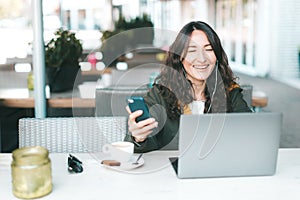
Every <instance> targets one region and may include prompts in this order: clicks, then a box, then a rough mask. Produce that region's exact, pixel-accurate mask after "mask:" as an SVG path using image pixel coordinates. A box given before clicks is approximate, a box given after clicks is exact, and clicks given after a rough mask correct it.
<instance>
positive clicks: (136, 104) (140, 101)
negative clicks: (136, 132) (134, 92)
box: [127, 96, 150, 122]
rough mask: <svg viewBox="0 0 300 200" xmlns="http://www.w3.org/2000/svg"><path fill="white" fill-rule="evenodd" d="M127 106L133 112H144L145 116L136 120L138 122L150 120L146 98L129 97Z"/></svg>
mask: <svg viewBox="0 0 300 200" xmlns="http://www.w3.org/2000/svg"><path fill="white" fill-rule="evenodd" d="M127 104H128V106H129V108H130V110H131V112H134V111H137V110H142V111H143V114H142V115H141V116H139V117H137V118H136V122H139V121H142V120H145V119H148V118H149V117H150V113H149V110H148V107H147V105H146V104H145V101H144V98H143V97H141V96H131V97H127Z"/></svg>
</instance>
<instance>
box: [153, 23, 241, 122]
mask: <svg viewBox="0 0 300 200" xmlns="http://www.w3.org/2000/svg"><path fill="white" fill-rule="evenodd" d="M194 30H201V31H203V32H204V33H205V34H206V36H207V38H208V41H209V42H210V45H211V47H212V49H213V51H214V53H215V55H216V58H217V63H216V66H215V68H214V70H213V71H212V73H211V75H210V76H209V77H208V79H207V80H206V88H205V97H206V102H205V109H204V112H205V113H209V112H214V113H216V112H229V111H230V109H231V108H230V103H229V100H228V96H229V90H230V89H229V88H231V87H232V85H234V84H236V83H235V77H234V75H233V72H232V70H231V69H230V67H229V64H228V58H227V56H226V53H225V51H224V49H223V47H222V45H221V42H220V39H219V37H218V35H217V34H216V32H215V31H214V30H213V29H212V28H211V27H210V26H209V25H208V24H207V23H205V22H201V21H193V22H190V23H188V24H186V25H185V26H184V27H183V28H182V29H181V30H180V32H179V34H178V35H177V37H176V39H175V41H174V42H173V44H172V45H171V46H170V49H169V51H168V53H167V57H166V60H165V64H164V65H163V66H162V69H161V73H160V75H159V76H158V77H157V78H156V81H155V82H156V84H157V87H158V88H159V89H160V91H161V95H162V96H163V98H164V99H165V101H166V103H167V114H168V116H169V117H170V118H171V119H176V118H178V117H179V116H180V114H182V113H183V108H184V106H185V105H188V104H189V103H191V102H192V101H193V99H194V90H193V87H192V83H191V81H189V80H188V79H187V78H186V74H185V70H184V67H183V64H182V61H183V59H184V57H185V56H186V53H187V47H188V45H189V42H190V36H191V34H192V32H193V31H194Z"/></svg>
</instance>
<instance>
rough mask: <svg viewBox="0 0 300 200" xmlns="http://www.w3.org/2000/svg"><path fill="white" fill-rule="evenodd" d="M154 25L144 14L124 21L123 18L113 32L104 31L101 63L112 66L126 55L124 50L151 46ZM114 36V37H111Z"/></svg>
mask: <svg viewBox="0 0 300 200" xmlns="http://www.w3.org/2000/svg"><path fill="white" fill-rule="evenodd" d="M153 27H154V24H153V23H152V21H151V20H150V18H149V17H148V15H146V14H144V15H143V16H142V17H136V18H134V19H130V20H129V21H126V20H125V18H124V17H123V16H120V18H119V20H118V21H117V22H116V23H115V29H114V30H113V31H110V30H106V31H104V32H103V34H102V37H101V42H102V46H101V49H100V50H101V51H102V53H103V56H104V58H103V61H104V63H105V64H106V65H108V66H113V65H114V64H115V62H116V61H117V60H116V59H117V58H119V57H121V58H122V55H123V54H125V53H126V49H132V48H136V47H138V46H139V45H152V43H153V39H154V30H153ZM112 36H114V37H112Z"/></svg>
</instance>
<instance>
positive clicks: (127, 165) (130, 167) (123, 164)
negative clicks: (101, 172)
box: [100, 155, 145, 171]
mask: <svg viewBox="0 0 300 200" xmlns="http://www.w3.org/2000/svg"><path fill="white" fill-rule="evenodd" d="M137 157H138V155H136V156H133V157H132V158H131V159H130V161H128V162H121V165H120V166H108V165H103V164H101V166H103V167H106V168H109V169H114V170H117V171H129V170H133V169H136V168H139V167H141V166H143V165H144V163H145V160H144V159H143V158H140V160H139V161H138V164H132V163H134V162H135V160H136V159H137ZM111 159H112V158H110V157H108V158H105V159H103V160H111ZM101 162H102V160H101ZM101 162H100V163H101Z"/></svg>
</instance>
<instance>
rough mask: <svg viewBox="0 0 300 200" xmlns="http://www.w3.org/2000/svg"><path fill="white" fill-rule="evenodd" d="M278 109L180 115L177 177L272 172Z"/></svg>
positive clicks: (279, 120)
mask: <svg viewBox="0 0 300 200" xmlns="http://www.w3.org/2000/svg"><path fill="white" fill-rule="evenodd" d="M281 127H282V114H281V113H267V112H263V113H230V114H229V113H225V114H205V115H182V116H181V118H180V128H179V157H178V158H170V160H171V162H172V164H173V167H174V169H175V171H176V172H177V176H178V178H201V177H232V176H261V175H273V174H274V173H275V171H276V163H277V153H278V148H279V140H280V134H281Z"/></svg>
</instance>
